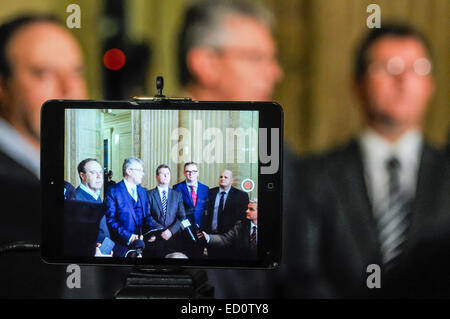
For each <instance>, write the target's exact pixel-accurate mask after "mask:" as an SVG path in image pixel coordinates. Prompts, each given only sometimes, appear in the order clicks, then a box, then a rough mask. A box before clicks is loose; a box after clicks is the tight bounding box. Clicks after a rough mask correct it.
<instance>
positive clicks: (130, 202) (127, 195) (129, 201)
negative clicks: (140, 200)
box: [120, 181, 137, 225]
mask: <svg viewBox="0 0 450 319" xmlns="http://www.w3.org/2000/svg"><path fill="white" fill-rule="evenodd" d="M120 183H121V184H122V185H121V186H120V187H121V191H122V194H123V196H125V198H126V199H127V200H126V203H127V205H128V210H129V211H130V212H131V217H133V220H134V223H135V224H136V225H137V220H136V214H135V212H134V205H133V204H134V203H133V202H134V199H133V197H131V195H130V193H128V190H127V187H126V186H125V182H124V181H121V182H120Z"/></svg>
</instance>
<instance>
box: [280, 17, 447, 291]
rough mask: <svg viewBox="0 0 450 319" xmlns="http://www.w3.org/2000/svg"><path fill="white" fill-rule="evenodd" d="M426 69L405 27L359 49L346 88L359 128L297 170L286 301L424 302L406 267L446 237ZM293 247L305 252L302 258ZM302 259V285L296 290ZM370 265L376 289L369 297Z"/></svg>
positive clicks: (421, 50) (419, 44)
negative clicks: (301, 199)
mask: <svg viewBox="0 0 450 319" xmlns="http://www.w3.org/2000/svg"><path fill="white" fill-rule="evenodd" d="M432 67H433V64H432V61H431V55H430V51H429V47H428V44H427V41H426V39H425V38H424V37H423V36H422V35H421V34H420V33H418V32H417V31H415V30H413V29H412V28H410V27H408V26H401V25H399V26H397V25H384V26H383V27H382V28H381V29H373V30H372V31H371V32H370V33H369V34H368V35H367V37H366V38H365V39H364V41H363V42H362V44H361V46H360V47H359V50H358V52H357V58H356V68H355V71H356V72H355V87H356V90H357V93H358V96H359V98H360V101H361V105H362V114H363V117H364V123H365V128H364V130H362V131H361V132H360V134H359V135H358V136H357V137H356V138H355V139H353V140H352V141H350V142H349V143H348V144H347V145H345V146H343V147H341V148H339V149H337V150H334V151H331V152H330V153H328V154H325V155H322V156H320V157H317V158H313V159H311V161H310V163H309V166H307V171H306V172H307V174H308V176H309V179H308V182H309V183H308V187H306V189H307V190H308V200H307V205H308V209H307V210H305V212H306V213H307V214H308V218H309V223H308V231H307V232H306V233H304V234H301V233H300V234H299V233H297V234H296V235H293V236H291V237H289V238H288V242H289V243H291V244H292V246H291V249H290V250H289V252H288V257H289V258H290V261H289V263H288V264H289V266H290V267H292V268H291V271H290V272H288V273H289V275H288V276H287V278H286V281H285V282H286V283H289V282H292V283H296V285H289V284H287V285H286V291H287V295H288V296H290V297H293V296H295V297H299V296H302V297H321V298H343V297H353V298H355V297H357V298H361V297H369V296H371V295H372V294H373V293H375V294H376V295H377V296H389V297H404V296H414V297H417V296H423V295H426V293H427V292H425V291H423V290H421V289H420V288H418V287H417V286H414V281H415V279H417V278H416V274H414V272H415V271H414V270H412V269H414V268H412V267H415V266H414V264H415V261H417V260H420V259H421V256H424V253H425V252H426V251H427V250H428V249H429V248H431V247H433V245H435V244H437V243H438V242H439V240H438V239H439V238H445V236H446V234H448V229H450V219H449V218H448V217H447V216H448V212H449V210H450V203H449V196H448V194H449V191H450V188H449V183H450V179H449V178H448V173H449V171H448V170H449V167H448V160H447V161H446V160H445V155H444V153H443V152H441V151H438V150H437V149H435V148H433V147H431V146H430V144H428V143H427V142H426V141H425V140H424V137H423V132H422V127H423V120H424V116H425V111H426V109H427V107H428V105H429V102H430V98H431V96H432V94H433V90H434V82H433V77H432ZM292 227H295V225H292ZM290 233H291V234H295V232H294V231H291V232H290ZM299 242H306V243H307V245H308V249H307V250H306V251H304V252H303V253H300V250H299V249H298V247H297V246H296V245H295V244H294V243H299ZM433 242H434V243H433ZM289 243H288V244H289ZM425 243H427V246H424V244H425ZM424 247H428V248H425V249H424ZM305 259H308V266H309V270H308V271H307V275H306V276H304V278H307V279H309V281H310V282H309V284H306V283H305V282H300V279H299V280H296V279H298V277H297V276H299V275H301V274H302V273H303V272H302V270H304V269H305V268H302V266H303V265H304V260H305ZM439 262H440V260H437V259H436V260H433V259H430V264H433V263H434V264H436V263H439ZM369 265H371V266H370V267H369ZM374 265H375V267H379V268H377V269H379V270H380V271H379V276H381V278H380V280H381V288H380V289H371V288H370V286H371V284H373V283H374V282H376V281H375V279H374V278H373V277H372V279H371V278H369V276H370V275H371V274H373V271H374V270H373V268H372V267H374ZM423 269H425V268H423ZM423 269H421V270H423ZM417 270H418V269H417ZM446 272H448V270H446ZM406 273H408V274H409V277H408V276H406V277H404V278H402V280H398V278H400V277H399V275H404V274H406ZM304 278H303V279H304ZM300 283H302V284H300ZM400 287H401V289H399V288H400ZM407 287H411V289H408V288H407ZM299 289H303V295H302V294H300V291H299ZM401 290H403V292H401ZM428 292H429V291H428Z"/></svg>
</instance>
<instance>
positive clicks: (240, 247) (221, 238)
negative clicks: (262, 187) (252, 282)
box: [198, 200, 258, 260]
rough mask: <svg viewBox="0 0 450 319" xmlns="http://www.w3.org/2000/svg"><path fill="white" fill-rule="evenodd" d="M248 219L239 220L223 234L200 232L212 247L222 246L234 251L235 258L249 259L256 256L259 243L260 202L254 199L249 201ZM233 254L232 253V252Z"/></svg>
mask: <svg viewBox="0 0 450 319" xmlns="http://www.w3.org/2000/svg"><path fill="white" fill-rule="evenodd" d="M245 213H246V219H245V220H238V221H237V223H236V224H235V225H234V226H233V228H231V229H230V230H229V231H227V232H226V233H223V234H207V233H206V232H202V233H199V234H198V237H199V238H202V237H203V236H204V237H205V239H206V242H207V243H208V245H209V246H210V247H222V248H226V249H228V250H230V251H233V254H232V256H233V258H235V259H237V260H248V259H252V258H256V256H257V244H258V202H257V201H256V200H252V201H250V202H249V203H248V208H247V210H246V212H245ZM230 255H231V254H230Z"/></svg>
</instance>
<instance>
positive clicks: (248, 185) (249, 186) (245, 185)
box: [241, 178, 255, 192]
mask: <svg viewBox="0 0 450 319" xmlns="http://www.w3.org/2000/svg"><path fill="white" fill-rule="evenodd" d="M241 188H242V190H244V191H245V192H251V191H252V190H253V189H254V188H255V182H253V180H251V179H250V178H246V179H244V180H243V181H242V184H241Z"/></svg>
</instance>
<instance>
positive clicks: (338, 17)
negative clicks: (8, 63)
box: [0, 0, 450, 154]
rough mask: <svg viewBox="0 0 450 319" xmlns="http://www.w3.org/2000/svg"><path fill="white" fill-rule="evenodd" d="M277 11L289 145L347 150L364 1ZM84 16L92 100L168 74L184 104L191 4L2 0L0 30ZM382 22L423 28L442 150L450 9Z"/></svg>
mask: <svg viewBox="0 0 450 319" xmlns="http://www.w3.org/2000/svg"><path fill="white" fill-rule="evenodd" d="M259 2H261V3H262V4H264V5H265V6H266V7H268V8H269V10H271V11H272V12H273V14H274V15H275V17H276V20H277V21H276V23H277V28H276V30H275V38H276V40H277V42H278V49H279V50H278V51H279V54H278V56H279V60H280V64H281V66H282V68H283V70H284V74H285V76H284V79H283V81H282V82H281V83H280V84H279V85H278V87H277V90H276V93H275V100H276V101H277V102H279V103H280V104H281V105H282V106H283V108H284V110H285V129H286V130H285V132H286V136H285V138H286V140H287V142H288V144H290V146H291V147H292V148H293V149H294V150H295V151H296V152H297V153H299V154H306V153H309V152H312V151H321V150H325V149H328V148H330V147H333V146H335V145H337V144H340V143H342V142H344V141H345V140H346V139H347V138H348V137H350V136H351V135H352V133H354V132H355V131H356V130H357V129H358V128H359V126H360V116H359V109H358V105H357V103H356V99H355V97H354V95H353V92H352V88H351V74H352V64H351V61H352V57H353V52H354V46H355V44H356V42H357V41H358V39H359V38H360V37H361V36H362V34H363V33H364V32H365V31H367V26H366V19H367V17H368V16H369V15H370V13H367V12H366V8H367V6H368V5H369V4H371V3H374V1H372V0H370V1H361V0H314V1H312V0H284V1H276V0H262V1H259ZM72 3H75V4H78V5H79V6H80V8H81V29H72V32H73V34H75V36H76V37H77V38H78V39H79V40H80V42H81V44H82V47H83V50H84V53H85V56H86V66H87V70H86V75H87V79H88V83H89V94H90V97H91V98H94V99H124V98H130V97H132V96H133V95H145V94H146V95H154V94H155V84H154V83H155V81H154V79H155V76H156V75H164V77H165V93H166V94H167V95H168V96H179V95H180V94H181V89H180V85H179V83H178V80H177V76H176V74H177V73H176V67H177V66H176V63H177V61H176V36H177V30H178V27H179V23H180V17H181V15H182V13H183V10H184V8H185V7H186V5H187V4H188V3H189V1H188V0H167V1H157V0H126V1H125V0H95V1H92V0H81V1H75V0H59V1H54V0H33V1H29V0H2V1H1V2H0V23H2V22H3V21H4V20H5V19H7V18H9V17H12V16H15V15H18V14H21V13H24V12H50V13H53V14H55V15H56V16H58V17H60V18H61V20H63V21H65V20H66V19H67V17H68V16H69V15H70V13H67V12H66V8H67V6H68V5H69V4H72ZM375 3H376V4H378V5H379V6H380V7H381V23H383V21H387V20H389V21H402V22H407V23H409V24H412V25H413V26H415V27H417V28H419V29H420V30H422V31H423V32H424V33H425V35H426V36H427V37H428V38H429V39H430V42H431V46H432V49H433V56H434V61H435V65H434V75H435V79H436V84H437V87H436V93H435V96H434V99H433V101H432V105H431V107H430V108H429V112H428V116H427V118H426V126H425V133H426V135H427V137H428V138H429V139H430V140H431V141H432V142H434V143H435V144H437V145H443V144H444V143H445V142H446V139H447V136H448V129H449V123H450V108H449V107H448V101H449V98H450V96H449V95H450V89H449V83H450V73H449V70H450V66H449V63H450V51H449V43H450V41H449V40H450V37H449V36H450V25H449V24H450V22H449V16H450V1H448V0H428V1H424V0H378V1H376V2H375ZM109 48H119V49H121V50H123V52H124V53H125V56H126V63H125V66H124V67H123V68H122V69H121V70H119V71H110V70H108V69H106V68H105V67H104V65H103V54H104V53H105V52H106V50H107V49H109Z"/></svg>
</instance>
